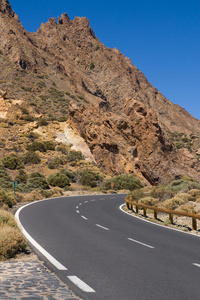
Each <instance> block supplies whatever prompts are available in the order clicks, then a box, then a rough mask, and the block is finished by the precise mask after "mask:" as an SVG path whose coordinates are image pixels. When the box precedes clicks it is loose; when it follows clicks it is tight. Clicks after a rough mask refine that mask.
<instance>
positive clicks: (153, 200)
mask: <svg viewBox="0 0 200 300" xmlns="http://www.w3.org/2000/svg"><path fill="white" fill-rule="evenodd" d="M158 202H159V199H156V198H153V197H144V198H142V199H140V200H139V201H138V203H139V204H146V205H150V206H154V205H155V204H157V203H158Z"/></svg>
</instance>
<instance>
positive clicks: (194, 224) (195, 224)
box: [192, 218, 197, 230]
mask: <svg viewBox="0 0 200 300" xmlns="http://www.w3.org/2000/svg"><path fill="white" fill-rule="evenodd" d="M192 229H193V230H197V219H195V218H192Z"/></svg>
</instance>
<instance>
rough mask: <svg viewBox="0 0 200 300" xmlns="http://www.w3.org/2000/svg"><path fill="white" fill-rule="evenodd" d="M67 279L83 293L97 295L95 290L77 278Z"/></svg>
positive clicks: (70, 277)
mask: <svg viewBox="0 0 200 300" xmlns="http://www.w3.org/2000/svg"><path fill="white" fill-rule="evenodd" d="M67 277H68V278H69V280H71V281H72V282H73V283H74V284H75V285H76V286H77V287H78V288H79V289H81V290H82V291H84V292H86V293H95V290H93V289H92V288H91V287H90V286H89V285H87V284H86V283H85V282H84V281H82V280H80V279H79V278H78V277H77V276H67Z"/></svg>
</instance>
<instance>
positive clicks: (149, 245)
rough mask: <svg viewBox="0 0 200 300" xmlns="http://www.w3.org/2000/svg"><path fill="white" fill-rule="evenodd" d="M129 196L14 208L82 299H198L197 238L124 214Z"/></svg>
mask: <svg viewBox="0 0 200 300" xmlns="http://www.w3.org/2000/svg"><path fill="white" fill-rule="evenodd" d="M124 198H125V195H115V194H114V195H98V196H97V195H92V196H82V197H61V198H56V199H50V200H45V201H40V202H36V203H33V204H31V205H28V206H26V207H24V208H23V209H21V210H20V211H18V213H17V214H18V217H19V220H20V222H21V224H22V226H23V227H24V230H26V233H28V234H29V235H30V236H31V237H32V238H33V239H34V240H31V243H33V245H34V246H35V244H34V243H38V244H39V245H40V247H41V249H40V250H41V251H44V252H43V254H41V253H39V251H38V250H36V251H37V252H38V253H39V256H40V257H42V259H43V260H44V261H45V262H46V264H47V265H48V266H49V267H50V268H51V269H52V270H53V271H54V272H56V273H57V275H58V276H59V277H60V278H61V279H62V280H63V281H64V282H66V283H67V284H68V285H69V287H70V288H71V289H72V290H73V291H74V292H75V293H76V294H77V295H78V296H80V297H82V299H84V300H87V299H88V300H134V299H138V300H147V299H149V300H152V299H153V300H161V299H162V300H165V299H167V300H168V299H175V300H176V299H178V300H179V299H180V300H188V299H193V300H195V299H196V300H197V299H198V300H199V299H200V238H199V237H196V236H193V235H189V234H186V233H184V232H178V231H175V230H169V229H168V228H166V227H161V226H157V225H155V224H152V223H148V222H145V221H143V220H141V219H138V218H135V217H132V216H130V215H127V214H125V213H123V212H122V211H121V210H120V209H119V206H120V204H122V203H123V200H124ZM30 236H29V238H30ZM36 246H37V247H38V245H36ZM45 251H47V252H45Z"/></svg>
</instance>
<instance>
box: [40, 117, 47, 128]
mask: <svg viewBox="0 0 200 300" xmlns="http://www.w3.org/2000/svg"><path fill="white" fill-rule="evenodd" d="M38 125H39V126H47V125H48V121H47V119H46V118H41V119H39V120H38Z"/></svg>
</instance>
